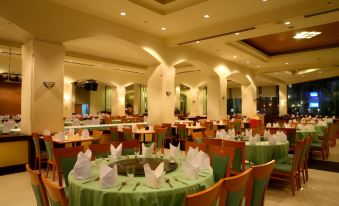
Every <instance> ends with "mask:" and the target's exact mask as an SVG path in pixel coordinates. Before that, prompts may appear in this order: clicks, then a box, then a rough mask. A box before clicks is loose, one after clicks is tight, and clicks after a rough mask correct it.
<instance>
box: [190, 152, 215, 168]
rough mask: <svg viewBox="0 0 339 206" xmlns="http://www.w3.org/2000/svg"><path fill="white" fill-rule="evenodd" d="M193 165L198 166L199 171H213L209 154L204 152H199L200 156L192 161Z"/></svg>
mask: <svg viewBox="0 0 339 206" xmlns="http://www.w3.org/2000/svg"><path fill="white" fill-rule="evenodd" d="M191 163H192V165H195V166H196V165H198V166H199V170H207V169H211V165H210V158H209V156H208V154H206V153H205V152H203V151H201V150H200V151H199V153H198V155H197V156H196V157H195V158H194V159H193V160H192V161H191Z"/></svg>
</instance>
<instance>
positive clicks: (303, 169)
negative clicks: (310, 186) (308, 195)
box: [301, 168, 306, 184]
mask: <svg viewBox="0 0 339 206" xmlns="http://www.w3.org/2000/svg"><path fill="white" fill-rule="evenodd" d="M301 172H302V175H303V181H304V184H306V179H305V176H306V175H305V168H302V169H301Z"/></svg>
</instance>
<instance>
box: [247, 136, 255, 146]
mask: <svg viewBox="0 0 339 206" xmlns="http://www.w3.org/2000/svg"><path fill="white" fill-rule="evenodd" d="M248 143H249V144H250V145H256V144H257V138H256V137H251V136H250V137H249V138H248Z"/></svg>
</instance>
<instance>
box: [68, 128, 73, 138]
mask: <svg viewBox="0 0 339 206" xmlns="http://www.w3.org/2000/svg"><path fill="white" fill-rule="evenodd" d="M68 136H70V137H72V136H74V129H73V128H72V129H69V130H68Z"/></svg>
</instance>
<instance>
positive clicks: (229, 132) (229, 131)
mask: <svg viewBox="0 0 339 206" xmlns="http://www.w3.org/2000/svg"><path fill="white" fill-rule="evenodd" d="M228 135H230V136H231V137H234V136H235V130H234V129H229V130H228Z"/></svg>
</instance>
